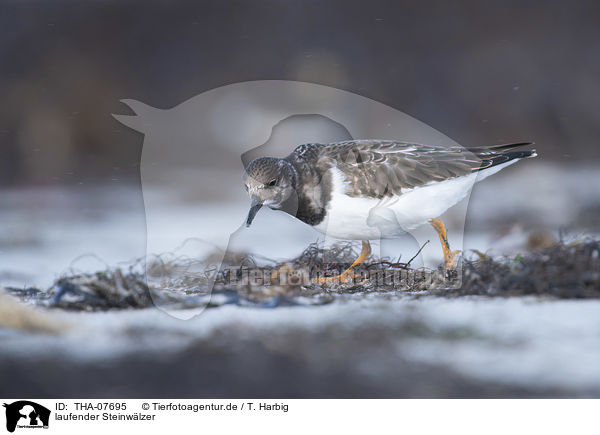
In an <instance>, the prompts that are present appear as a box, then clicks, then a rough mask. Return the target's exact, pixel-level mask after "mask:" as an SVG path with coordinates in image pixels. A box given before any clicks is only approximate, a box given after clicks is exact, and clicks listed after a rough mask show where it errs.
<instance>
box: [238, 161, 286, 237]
mask: <svg viewBox="0 0 600 435" xmlns="http://www.w3.org/2000/svg"><path fill="white" fill-rule="evenodd" d="M244 185H245V186H246V191H247V192H248V195H249V196H250V211H249V212H248V218H247V219H246V226H247V227H249V226H250V224H251V223H252V221H253V220H254V216H256V213H257V212H258V210H260V208H261V207H262V206H263V205H266V206H267V207H270V208H272V209H275V210H280V209H282V208H283V204H284V203H285V202H286V201H287V200H288V199H289V198H290V197H291V196H292V193H293V192H294V191H295V188H296V171H295V169H294V167H293V166H292V164H291V163H290V162H288V161H287V160H285V159H278V158H274V157H260V158H258V159H254V160H252V161H251V162H250V164H248V167H247V168H246V172H245V174H244Z"/></svg>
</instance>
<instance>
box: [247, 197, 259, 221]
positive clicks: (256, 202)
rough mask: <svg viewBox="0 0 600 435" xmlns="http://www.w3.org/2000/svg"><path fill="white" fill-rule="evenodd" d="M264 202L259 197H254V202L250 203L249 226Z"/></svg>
mask: <svg viewBox="0 0 600 435" xmlns="http://www.w3.org/2000/svg"><path fill="white" fill-rule="evenodd" d="M262 206H263V205H262V202H260V201H259V200H257V199H254V198H253V199H252V203H251V204H250V211H249V212H248V217H247V218H246V227H249V226H250V224H251V223H252V221H253V220H254V216H256V213H258V210H260V208H261V207H262Z"/></svg>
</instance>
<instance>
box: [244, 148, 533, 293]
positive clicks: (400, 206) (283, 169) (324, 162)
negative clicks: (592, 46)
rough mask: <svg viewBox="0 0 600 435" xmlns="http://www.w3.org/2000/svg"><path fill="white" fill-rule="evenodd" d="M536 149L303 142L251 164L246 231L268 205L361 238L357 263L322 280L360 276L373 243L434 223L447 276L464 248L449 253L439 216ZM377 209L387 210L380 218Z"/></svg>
mask: <svg viewBox="0 0 600 435" xmlns="http://www.w3.org/2000/svg"><path fill="white" fill-rule="evenodd" d="M530 145H533V142H520V143H511V144H503V145H492V146H480V147H470V148H468V147H462V146H452V147H444V146H436V145H424V144H418V143H410V142H402V141H394V140H346V141H342V142H334V143H326V144H324V143H323V144H322V143H306V144H301V145H299V146H297V147H296V148H295V149H294V150H293V151H292V153H291V154H289V155H288V156H287V157H284V158H277V157H259V158H256V159H254V160H252V161H251V162H250V163H249V164H248V165H247V167H246V168H245V172H244V176H243V183H244V186H245V188H246V191H247V193H248V195H249V196H250V210H249V212H248V215H247V218H246V226H247V227H249V226H250V225H251V224H252V222H253V220H254V218H255V217H256V214H257V213H258V211H259V210H260V209H261V208H262V207H263V206H266V207H270V208H271V209H273V210H281V211H284V212H286V213H288V214H290V215H292V216H294V217H296V218H297V219H299V220H300V221H302V222H304V223H305V224H308V225H310V226H312V227H313V228H314V229H316V230H317V231H320V232H322V233H324V234H327V235H329V236H332V237H334V238H338V239H343V240H361V241H362V250H361V253H360V255H359V257H358V258H357V259H356V261H354V263H352V265H351V266H350V267H349V268H348V269H347V270H345V271H344V272H343V273H341V274H339V275H338V276H335V277H328V278H319V280H321V282H322V281H330V280H346V279H348V277H350V276H353V272H352V269H353V268H354V267H356V266H358V265H360V264H362V263H363V262H364V261H365V260H366V259H367V258H368V257H369V256H370V254H371V245H370V240H377V239H381V238H394V237H399V236H400V235H402V234H405V233H406V232H408V231H410V230H413V229H415V228H417V227H419V226H421V225H424V224H427V223H429V224H430V225H431V226H432V227H433V228H434V229H435V231H436V232H437V234H438V236H439V239H440V243H441V245H442V254H443V258H444V269H445V270H446V271H447V272H448V271H451V270H453V269H454V268H455V267H456V255H457V254H458V253H459V251H452V250H451V249H450V245H449V243H448V237H447V233H446V228H445V225H444V223H443V222H442V220H441V219H440V218H439V217H440V215H442V214H443V213H444V212H445V211H446V210H448V209H449V208H450V207H452V206H454V205H455V204H457V203H458V202H459V201H461V200H462V199H463V198H465V197H466V196H467V195H468V193H469V191H470V189H471V187H472V185H473V183H474V182H475V181H481V180H483V179H484V178H486V177H488V176H490V175H492V174H494V173H496V172H498V171H499V170H501V169H503V168H505V167H506V166H509V165H511V164H513V163H516V162H517V161H519V160H522V159H526V158H531V157H536V156H537V153H536V150H535V149H521V148H523V147H529V146H530ZM378 210H385V211H387V213H381V212H377V213H374V211H378ZM374 216H375V217H377V216H384V217H383V218H375V219H374Z"/></svg>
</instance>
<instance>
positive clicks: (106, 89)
mask: <svg viewBox="0 0 600 435" xmlns="http://www.w3.org/2000/svg"><path fill="white" fill-rule="evenodd" d="M0 7H1V13H0V24H1V27H0V28H1V29H2V30H1V32H2V38H0V53H1V54H0V55H1V59H2V68H1V70H0V89H1V92H2V93H1V95H2V104H1V106H0V147H1V150H2V159H1V161H0V179H1V180H2V183H3V184H4V185H17V184H29V185H48V184H52V185H65V184H66V185H72V184H77V183H80V182H84V183H87V182H90V181H92V180H101V181H113V179H118V182H119V183H124V182H128V181H134V182H135V181H136V179H137V176H138V170H137V168H136V164H137V163H138V162H139V156H140V151H141V145H142V138H141V136H140V135H139V134H137V133H135V132H133V131H131V130H129V129H128V128H125V127H124V126H122V125H119V123H117V122H115V121H114V119H112V117H111V116H110V114H111V113H117V112H120V111H121V112H122V111H123V106H122V105H121V104H120V103H119V100H120V99H122V98H132V99H137V100H141V101H144V102H146V103H148V104H150V105H152V106H154V107H159V108H169V107H172V106H174V105H176V104H179V103H180V102H182V101H184V100H186V99H188V98H190V97H191V96H193V95H197V94H199V93H201V92H203V91H206V90H209V89H212V88H216V87H219V86H223V85H226V84H230V83H235V82H241V81H247V80H263V79H282V80H299V81H307V82H312V83H318V84H323V85H327V86H332V87H337V88H342V89H345V90H348V91H351V92H354V93H357V94H360V95H363V96H366V97H368V98H372V99H374V100H377V101H380V102H382V103H384V104H387V105H389V106H392V107H395V108H398V109H400V110H402V111H404V112H406V113H408V114H410V115H412V116H414V117H416V118H417V119H420V120H422V121H423V122H426V123H428V124H429V125H432V126H434V128H436V129H438V130H439V131H441V132H442V133H444V134H446V135H447V136H449V137H451V138H452V139H454V140H456V141H457V142H458V143H461V144H463V145H465V146H468V145H471V146H474V145H481V144H488V143H498V142H509V141H511V140H525V139H530V140H535V141H536V142H537V143H538V144H539V145H538V147H540V149H542V150H543V155H544V156H545V157H548V158H553V159H556V160H557V161H560V162H569V161H573V160H585V161H588V162H589V161H590V160H596V161H597V160H598V159H599V158H600V147H599V146H598V137H599V136H600V134H599V133H600V112H599V111H598V109H597V104H598V95H599V94H600V81H599V80H598V75H599V74H600V56H598V53H599V52H600V26H599V25H598V23H599V22H600V5H598V3H597V2H594V1H574V2H569V3H565V2H562V1H558V0H553V1H546V2H543V3H542V2H539V1H505V0H496V1H490V2H485V4H484V3H481V2H477V1H460V2H444V1H423V2H394V1H381V0H374V1H370V2H368V3H365V2H360V1H342V0H340V1H330V0H328V1H303V2H293V1H281V0H256V1H252V2H248V1H242V0H237V1H236V0H232V1H227V2H221V1H202V2H195V1H178V2H176V3H173V2H168V1H156V0H149V1H144V2H140V1H127V0H125V1H112V0H102V1H99V0H98V1H94V0H90V1H70V0H52V1H36V0H32V1H27V2H22V1H11V0H8V1H3V2H2V5H1V6H0ZM115 181H116V180H115Z"/></svg>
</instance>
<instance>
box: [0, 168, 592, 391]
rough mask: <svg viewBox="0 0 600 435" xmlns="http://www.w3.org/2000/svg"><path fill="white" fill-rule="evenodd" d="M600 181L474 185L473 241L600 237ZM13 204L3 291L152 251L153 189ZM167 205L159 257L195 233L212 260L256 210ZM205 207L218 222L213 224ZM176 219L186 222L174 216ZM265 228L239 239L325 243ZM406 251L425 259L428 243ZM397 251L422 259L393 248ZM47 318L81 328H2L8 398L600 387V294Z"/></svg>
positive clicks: (552, 171) (160, 217)
mask: <svg viewBox="0 0 600 435" xmlns="http://www.w3.org/2000/svg"><path fill="white" fill-rule="evenodd" d="M533 163H536V162H533ZM598 185H600V173H599V172H598V171H597V170H594V168H591V167H590V168H587V167H577V168H567V167H555V166H550V165H537V166H536V164H532V165H528V166H527V167H525V166H523V167H522V168H519V167H518V165H517V167H516V168H515V169H514V170H513V169H511V171H510V173H507V174H502V173H501V174H498V175H496V176H494V177H492V178H490V179H489V180H486V181H485V182H484V183H482V184H481V185H476V187H475V189H474V191H473V194H472V196H471V200H470V202H469V203H468V209H467V220H466V228H465V240H464V249H465V250H467V249H478V250H480V251H482V252H489V253H492V254H495V255H496V254H497V255H499V254H505V253H507V254H514V253H516V252H524V250H527V249H528V247H527V237H528V234H529V233H530V232H531V231H533V230H538V229H539V228H542V229H544V231H547V232H548V233H549V234H550V235H553V236H555V237H558V230H559V228H565V229H567V230H569V234H571V236H572V237H575V236H577V235H579V234H597V233H598V232H600V222H599V221H598V220H597V214H595V213H594V210H600V198H599V196H600V194H599V193H598V190H597V188H596V186H598ZM500 192H501V193H500ZM153 194H155V195H158V196H159V197H160V196H161V193H160V192H159V191H157V192H154V193H153ZM0 198H1V199H2V202H3V204H4V206H3V208H2V211H0V286H5V287H6V286H17V287H27V286H36V287H38V288H42V289H43V288H46V287H48V286H49V285H50V284H51V283H52V281H53V280H54V279H55V278H57V277H58V276H60V275H61V274H64V273H68V272H69V270H83V271H97V270H102V269H104V268H105V267H106V266H107V265H110V266H114V265H118V264H120V263H128V262H130V261H131V260H132V259H134V258H139V257H142V256H143V255H145V253H146V216H145V213H144V203H143V201H142V197H141V192H140V191H139V190H136V189H133V188H127V187H120V188H112V187H110V188H109V187H106V186H104V187H95V188H91V189H83V188H82V189H80V190H77V189H75V188H69V189H66V188H65V189H58V188H54V189H45V190H42V189H29V190H18V191H6V192H3V193H1V194H0ZM162 198H163V200H164V202H165V204H166V205H168V206H165V208H164V210H163V213H162V214H161V213H160V212H159V213H155V214H154V215H153V218H152V219H155V221H154V223H156V222H159V223H160V225H159V226H160V227H161V228H165V229H167V230H168V231H165V232H164V233H163V232H160V233H156V232H155V233H154V234H153V236H152V237H153V242H152V243H153V246H154V247H155V248H156V249H157V251H158V252H160V251H163V252H166V251H172V250H174V249H175V248H176V247H177V246H178V245H179V244H180V243H181V242H182V241H183V240H182V239H183V238H185V237H187V236H189V234H190V231H191V232H193V233H194V235H195V237H197V238H198V239H201V240H202V241H198V240H196V241H195V242H194V243H195V245H194V246H195V247H196V248H197V252H198V253H200V252H202V250H203V249H206V252H209V251H210V250H212V249H213V244H215V243H218V242H219V240H220V239H219V238H222V234H223V232H225V235H226V236H227V237H229V233H228V232H227V231H229V228H234V229H237V228H239V226H240V224H241V222H243V220H244V216H245V214H246V212H247V203H246V202H245V201H238V200H233V199H230V200H228V201H226V202H224V203H223V202H221V203H217V202H211V203H207V204H202V206H201V207H200V206H199V205H197V204H196V205H194V204H193V203H187V202H186V201H185V200H181V198H179V199H178V198H171V197H169V196H168V195H166V196H165V195H163V196H162ZM199 215H202V219H203V222H209V223H210V225H208V226H207V225H202V226H199V225H197V221H198V216H199ZM174 216H175V217H176V220H177V222H178V224H177V225H169V223H170V222H172V219H173V217H174ZM448 221H449V222H450V227H451V230H450V231H451V232H450V242H451V244H453V242H454V244H456V243H458V242H457V240H456V239H455V240H454V241H453V237H457V236H453V234H459V235H460V234H461V231H460V228H456V225H453V217H452V215H449V216H448ZM251 230H252V231H246V232H244V231H240V232H238V233H236V235H235V237H234V238H233V239H232V243H231V244H230V247H231V248H233V249H236V250H250V251H251V252H253V253H255V254H259V255H265V256H267V257H270V258H286V257H292V256H296V255H297V254H298V253H299V252H301V251H302V250H303V249H304V248H305V247H306V245H307V244H308V243H310V242H313V241H315V239H316V237H317V235H316V233H314V232H313V231H312V229H310V228H307V227H305V226H303V225H302V224H299V223H297V222H294V221H293V220H291V219H289V218H288V217H286V216H281V215H280V214H277V213H275V212H270V211H267V212H265V213H264V214H263V215H262V216H260V219H258V218H257V220H256V226H254V227H253V228H251ZM452 231H454V232H452ZM425 237H429V238H431V239H432V242H433V241H435V242H436V243H431V244H429V245H428V246H427V247H426V249H425V251H424V259H423V260H422V261H423V263H422V264H437V263H438V262H439V261H440V260H441V258H440V252H439V246H438V245H437V241H436V240H435V234H434V233H431V234H430V235H428V236H427V235H426V236H425ZM175 242H177V243H175ZM384 243H385V242H384ZM406 243H408V248H406V250H408V251H409V252H410V254H411V255H412V253H414V252H415V249H414V246H411V243H412V244H413V245H416V243H414V242H413V241H412V240H410V239H409V240H408V241H407V242H406ZM409 248H410V249H409ZM381 252H383V254H385V255H390V256H397V254H398V253H404V252H406V251H404V250H403V248H402V246H401V245H393V244H388V245H384V246H382V248H381ZM403 258H406V257H403ZM0 304H2V301H1V300H0ZM17 311H18V310H17ZM0 312H1V310H0ZM38 315H47V316H50V321H51V322H57V323H60V324H63V323H64V324H66V325H68V327H67V329H66V330H65V331H63V332H59V333H54V334H45V333H30V332H25V331H21V330H19V329H14V328H6V327H5V328H2V327H1V323H2V322H1V319H0V395H3V396H10V395H13V396H22V395H29V396H35V397H39V396H45V395H46V396H47V395H50V396H60V395H61V394H64V395H71V396H83V395H85V396H88V397H92V396H96V397H99V396H104V397H107V396H110V395H113V396H114V395H119V394H124V395H126V396H128V397H135V396H144V395H146V396H153V397H160V396H161V395H171V396H172V397H176V396H186V397H194V396H197V397H202V396H204V397H210V396H220V397H228V396H232V397H233V396H236V397H252V396H255V397H256V396H263V397H266V396H271V397H276V396H279V397H306V396H318V397H361V396H366V397H530V396H542V397H555V396H578V397H579V396H595V397H598V396H600V301H599V300H551V299H540V298H530V297H527V298H506V299H505V298H483V297H461V298H453V299H447V298H438V297H430V296H429V297H420V298H415V297H413V296H411V295H403V294H398V295H395V296H391V297H389V296H388V297H385V298H383V297H378V296H375V295H371V296H369V295H367V296H365V297H364V298H362V299H361V298H352V299H350V300H346V301H338V302H335V303H332V304H330V305H324V306H310V307H308V306H304V307H278V308H275V309H260V308H252V307H239V306H222V307H219V308H212V309H207V310H205V311H204V312H202V314H200V315H199V316H197V317H195V318H193V319H191V320H187V321H184V320H178V319H176V318H173V317H171V316H169V315H168V314H166V313H163V312H162V311H160V310H157V309H144V310H137V311H134V310H119V311H109V312H94V313H89V312H65V311H61V310H51V311H50V312H49V313H44V314H39V313H37V312H36V313H35V314H33V316H38ZM40 367H42V368H43V370H41V371H40V370H39V368H40ZM36 370H37V372H36ZM7 373H8V374H10V375H7ZM31 373H37V374H35V375H32V374H31ZM2 393H4V394H2Z"/></svg>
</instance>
